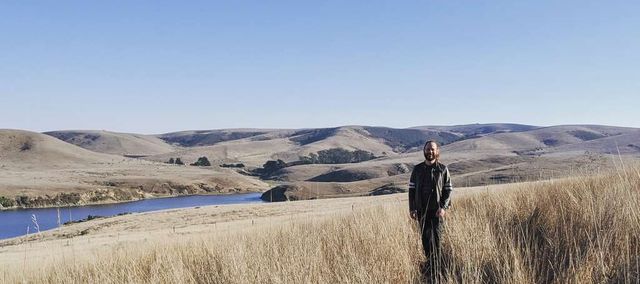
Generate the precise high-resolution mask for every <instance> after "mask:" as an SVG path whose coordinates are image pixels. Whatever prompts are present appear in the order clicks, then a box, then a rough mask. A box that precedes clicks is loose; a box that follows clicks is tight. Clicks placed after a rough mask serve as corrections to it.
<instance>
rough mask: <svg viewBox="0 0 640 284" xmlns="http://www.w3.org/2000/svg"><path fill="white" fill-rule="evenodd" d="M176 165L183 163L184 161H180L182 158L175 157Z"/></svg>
mask: <svg viewBox="0 0 640 284" xmlns="http://www.w3.org/2000/svg"><path fill="white" fill-rule="evenodd" d="M176 165H184V163H183V162H182V160H180V158H176Z"/></svg>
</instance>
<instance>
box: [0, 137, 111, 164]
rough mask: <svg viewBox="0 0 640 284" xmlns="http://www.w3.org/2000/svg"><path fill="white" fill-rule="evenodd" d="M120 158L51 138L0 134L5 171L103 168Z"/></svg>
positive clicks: (1, 155) (0, 157)
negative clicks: (93, 166)
mask: <svg viewBox="0 0 640 284" xmlns="http://www.w3.org/2000/svg"><path fill="white" fill-rule="evenodd" d="M116 160H122V158H121V157H117V156H111V155H106V154H101V153H96V152H92V151H89V150H85V149H83V148H80V147H77V146H74V145H71V144H69V143H66V142H63V141H60V140H58V139H56V138H53V137H51V136H48V135H44V134H40V133H35V132H29V131H23V130H10V129H2V130H0V161H1V163H2V166H3V167H4V168H12V169H14V168H36V169H39V168H47V169H52V168H68V167H85V166H89V165H101V164H106V163H112V162H114V161H116Z"/></svg>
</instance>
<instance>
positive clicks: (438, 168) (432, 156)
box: [409, 140, 453, 268]
mask: <svg viewBox="0 0 640 284" xmlns="http://www.w3.org/2000/svg"><path fill="white" fill-rule="evenodd" d="M423 153H424V157H425V161H424V162H422V163H420V164H417V165H416V166H415V167H413V172H412V173H411V180H410V181H409V210H410V216H411V218H412V219H414V220H418V221H419V224H420V232H421V237H422V247H423V248H424V254H425V256H426V257H427V263H428V264H430V265H429V266H431V267H432V268H435V267H434V266H435V264H436V263H437V261H438V259H439V253H440V234H441V232H442V218H443V217H444V216H445V214H446V210H447V209H448V208H449V204H450V200H451V191H452V190H453V186H452V185H451V177H450V176H449V169H448V168H447V166H446V165H444V164H442V163H440V148H439V147H438V144H437V143H436V142H435V141H431V140H430V141H427V142H426V143H425V144H424V147H423Z"/></svg>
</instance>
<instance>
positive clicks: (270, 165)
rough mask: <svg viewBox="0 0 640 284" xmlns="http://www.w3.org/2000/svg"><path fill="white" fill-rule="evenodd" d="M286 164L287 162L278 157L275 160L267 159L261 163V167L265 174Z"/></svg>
mask: <svg viewBox="0 0 640 284" xmlns="http://www.w3.org/2000/svg"><path fill="white" fill-rule="evenodd" d="M286 166H287V164H286V163H285V162H284V161H283V160H280V159H278V160H277V161H273V160H269V161H267V162H266V163H264V165H262V169H263V171H264V173H265V174H270V173H272V172H275V171H277V170H279V169H282V168H284V167H286Z"/></svg>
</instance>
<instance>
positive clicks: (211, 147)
mask: <svg viewBox="0 0 640 284" xmlns="http://www.w3.org/2000/svg"><path fill="white" fill-rule="evenodd" d="M0 134H1V135H0V141H1V142H2V143H1V144H0V146H2V151H1V152H0V161H2V163H1V164H0V167H2V169H3V171H2V172H0V185H2V186H3V187H2V188H0V194H4V195H7V196H18V195H29V196H34V197H35V196H42V195H46V194H62V193H65V192H67V193H68V192H71V193H77V192H94V193H92V194H94V195H95V192H97V191H99V190H106V191H113V190H115V189H118V190H123V193H121V194H118V195H119V197H118V198H122V199H131V198H140V197H144V196H145V195H147V194H157V195H171V194H185V193H193V192H228V191H234V192H235V191H264V190H266V189H268V188H272V189H273V190H277V191H281V192H286V194H285V195H287V196H289V197H287V198H286V199H307V198H327V197H336V196H356V195H369V194H374V192H389V191H401V190H406V179H407V178H408V177H407V175H408V174H409V173H410V172H411V169H412V167H413V165H415V164H417V163H419V162H421V161H422V160H423V159H424V158H423V156H422V152H421V147H422V143H424V141H425V140H429V139H433V140H436V141H439V142H441V144H442V162H443V163H445V164H447V165H449V168H450V170H451V172H452V175H453V178H454V183H455V184H456V185H465V186H473V185H487V184H494V183H507V182H518V181H530V180H537V179H541V178H546V177H549V176H551V177H563V176H568V175H572V174H574V173H576V172H593V171H599V169H601V168H607V167H610V166H611V165H612V163H613V162H614V161H615V162H616V163H620V161H622V162H623V163H626V162H633V161H635V160H638V158H640V143H639V142H637V141H640V140H639V139H638V138H640V129H636V128H626V127H615V126H600V125H560V126H551V127H536V126H529V125H519V124H473V125H457V126H420V127H414V128H407V129H394V128H386V127H369V126H342V127H333V128H317V129H226V130H201V131H183V132H175V133H168V134H161V135H155V136H153V135H138V134H124V133H114V132H108V131H54V132H48V133H47V134H49V135H51V136H49V135H43V134H38V133H32V132H26V131H19V130H4V131H3V132H1V133H0ZM52 136H55V137H59V138H60V139H63V140H65V141H69V142H70V143H71V144H70V143H65V142H64V141H62V140H58V139H55V138H53V137H52ZM81 147H82V148H81ZM336 149H340V150H341V151H356V150H358V151H363V153H370V154H371V155H373V156H374V157H375V158H374V159H372V160H365V161H361V162H357V163H346V164H345V163H342V164H321V163H320V162H319V160H317V161H315V162H314V163H315V164H304V163H301V161H300V160H301V157H310V156H312V155H317V154H318V153H322V152H323V151H325V152H326V151H327V150H336ZM89 150H91V151H89ZM339 152H340V151H338V152H334V153H339ZM105 153H112V154H113V155H109V154H105ZM618 153H620V155H621V156H618ZM122 155H135V156H139V157H141V159H128V158H124V157H122ZM341 155H342V154H341ZM202 156H205V157H207V158H208V159H209V160H210V161H211V163H212V165H213V166H212V167H208V168H198V167H189V166H176V165H169V164H166V162H167V161H169V160H170V159H171V158H174V159H175V158H180V159H181V160H182V161H183V162H184V163H186V164H190V163H193V162H195V161H196V160H197V159H198V158H199V157H202ZM369 158H370V157H368V158H367V159H369ZM278 159H281V160H283V161H284V162H285V163H287V165H288V166H286V167H284V168H281V169H279V170H276V171H272V172H268V173H262V174H260V175H259V176H258V174H256V173H252V172H253V171H255V170H257V169H260V168H261V167H262V166H263V165H264V164H265V163H266V162H267V161H270V160H271V161H275V160H278ZM324 162H326V161H323V163H324ZM222 164H243V165H244V166H245V167H244V168H235V169H234V168H221V167H219V165H222ZM262 179H265V180H266V181H263V180H262ZM267 182H268V183H269V184H270V185H268V184H267ZM87 198H89V197H87ZM100 198H102V197H96V198H94V199H100ZM112 199H114V198H112ZM116 199H117V198H116Z"/></svg>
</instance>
